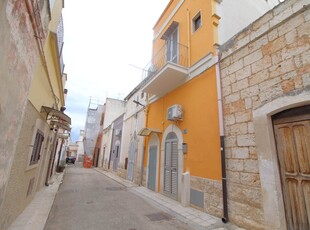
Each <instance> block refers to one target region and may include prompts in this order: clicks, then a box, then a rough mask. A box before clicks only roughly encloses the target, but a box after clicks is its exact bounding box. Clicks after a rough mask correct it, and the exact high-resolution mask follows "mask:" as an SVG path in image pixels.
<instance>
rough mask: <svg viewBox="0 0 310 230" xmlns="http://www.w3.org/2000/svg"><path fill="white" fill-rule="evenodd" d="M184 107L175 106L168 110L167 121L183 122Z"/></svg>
mask: <svg viewBox="0 0 310 230" xmlns="http://www.w3.org/2000/svg"><path fill="white" fill-rule="evenodd" d="M182 115H183V113H182V106H181V105H173V106H171V107H169V108H168V111H167V119H168V120H170V121H175V120H182V118H183V116H182Z"/></svg>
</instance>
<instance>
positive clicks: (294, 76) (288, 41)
mask: <svg viewBox="0 0 310 230" xmlns="http://www.w3.org/2000/svg"><path fill="white" fill-rule="evenodd" d="M309 34H310V13H309V0H299V1H297V0H286V1H284V2H283V3H281V4H280V5H278V6H277V7H276V8H274V9H273V10H271V11H270V12H268V13H266V14H265V15H264V16H263V17H261V18H260V19H258V20H257V21H256V22H254V23H253V24H251V25H250V26H249V27H247V28H246V29H244V30H243V31H242V32H240V33H239V34H237V35H236V36H235V37H233V38H232V39H231V40H230V41H228V42H227V43H226V44H224V45H223V46H222V47H221V48H220V49H221V53H222V59H221V63H220V66H221V67H220V68H221V84H222V96H223V110H224V127H225V146H226V148H225V150H226V164H227V182H228V210H229V219H230V221H232V222H234V223H236V224H237V225H239V226H241V227H244V228H247V229H280V228H281V227H280V226H281V223H278V222H281V220H280V217H279V218H278V216H281V214H278V213H274V214H273V215H274V223H276V224H274V225H273V226H272V227H270V226H269V225H268V224H269V223H267V222H268V221H266V217H267V218H268V216H270V214H268V213H267V210H268V209H269V208H270V207H272V206H276V205H277V204H276V201H274V202H275V203H272V202H269V203H270V204H268V202H267V201H266V200H265V198H264V196H263V191H265V194H268V189H267V190H266V187H264V186H262V183H263V182H264V181H261V178H264V177H262V173H265V172H262V171H260V167H259V166H260V164H261V162H260V160H259V159H260V156H259V155H258V148H257V147H258V146H257V143H256V135H257V128H258V127H255V124H254V120H253V116H254V114H255V111H256V110H258V109H259V108H261V107H262V106H264V105H266V104H268V103H270V102H272V101H275V100H277V99H279V98H282V97H287V96H296V95H299V94H304V93H305V92H309V91H310V72H309V70H310V37H309ZM309 101H310V99H309ZM267 131H268V130H267V127H266V134H267ZM270 164H271V165H272V162H270ZM270 176H272V175H271V174H270ZM269 192H270V193H269V194H271V193H273V191H269ZM278 212H279V213H281V212H282V211H281V210H280V208H279V210H278ZM279 220H280V221H279ZM271 222H272V221H271ZM284 222H285V220H284ZM282 226H283V225H282Z"/></svg>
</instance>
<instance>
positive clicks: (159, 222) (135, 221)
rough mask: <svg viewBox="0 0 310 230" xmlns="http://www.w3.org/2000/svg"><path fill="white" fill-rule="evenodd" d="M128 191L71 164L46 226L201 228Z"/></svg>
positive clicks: (48, 228)
mask: <svg viewBox="0 0 310 230" xmlns="http://www.w3.org/2000/svg"><path fill="white" fill-rule="evenodd" d="M129 190H130V188H126V187H124V186H123V185H121V184H119V183H117V182H116V181H114V180H112V179H111V178H108V177H106V176H105V175H103V174H100V173H99V172H97V171H96V170H94V169H85V168H82V167H81V166H78V165H69V166H68V167H67V168H66V173H65V175H64V180H63V183H62V185H61V186H60V188H59V191H58V193H57V195H56V198H55V201H54V203H53V206H52V209H51V211H50V214H49V217H48V220H47V222H46V226H45V228H44V229H45V230H55V229H58V230H61V229H72V230H73V229H74V230H79V229H81V230H82V229H83V230H84V229H89V230H91V229H94V230H95V229H127V230H135V229H137V230H138V229H200V227H199V226H197V225H194V224H190V223H184V222H182V221H181V220H180V219H178V218H176V217H174V216H173V213H169V211H167V210H166V211H164V210H162V209H161V208H160V207H156V206H155V205H153V204H151V203H149V202H147V201H146V200H144V199H142V198H141V197H139V196H137V195H135V194H134V193H132V192H130V191H129Z"/></svg>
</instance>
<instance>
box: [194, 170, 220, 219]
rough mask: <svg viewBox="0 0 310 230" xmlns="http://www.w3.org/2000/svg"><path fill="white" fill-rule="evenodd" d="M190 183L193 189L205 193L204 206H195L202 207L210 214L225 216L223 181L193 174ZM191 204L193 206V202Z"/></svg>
mask: <svg viewBox="0 0 310 230" xmlns="http://www.w3.org/2000/svg"><path fill="white" fill-rule="evenodd" d="M190 184H191V189H194V190H196V191H199V192H203V194H204V207H203V208H199V207H197V206H194V207H195V208H197V209H201V210H202V211H205V212H206V213H208V214H210V215H213V216H217V217H220V218H221V217H223V195H222V194H223V193H222V182H221V181H216V180H210V179H206V178H202V177H194V176H191V179H190ZM191 206H193V204H191Z"/></svg>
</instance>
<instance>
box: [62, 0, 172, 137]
mask: <svg viewBox="0 0 310 230" xmlns="http://www.w3.org/2000/svg"><path fill="white" fill-rule="evenodd" d="M168 3H169V0H131V1H128V0H120V1H102V0H88V1H83V0H65V8H64V9H63V16H64V30H65V31H64V33H65V35H64V36H65V38H64V39H65V41H64V42H65V43H64V61H65V65H66V66H65V72H66V73H67V74H68V81H67V84H66V88H67V89H68V96H67V100H66V107H67V110H66V114H68V115H69V116H70V117H71V119H72V131H71V138H72V141H76V140H77V139H78V136H79V131H80V129H84V124H85V119H86V112H87V107H88V104H89V101H90V97H92V99H96V100H97V101H98V102H99V103H104V101H105V98H106V97H110V98H117V99H123V98H124V97H125V96H127V94H128V93H129V92H130V91H131V90H132V89H133V88H134V87H135V86H136V85H137V84H138V83H139V82H140V81H141V77H142V71H141V70H140V69H138V68H135V67H133V66H132V65H134V66H137V67H140V68H144V67H145V66H146V64H147V63H148V62H149V61H150V59H151V50H152V38H153V30H152V28H153V26H154V24H155V22H156V21H157V19H158V18H159V16H160V15H161V13H162V11H163V10H164V9H165V7H166V6H167V4H168Z"/></svg>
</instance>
